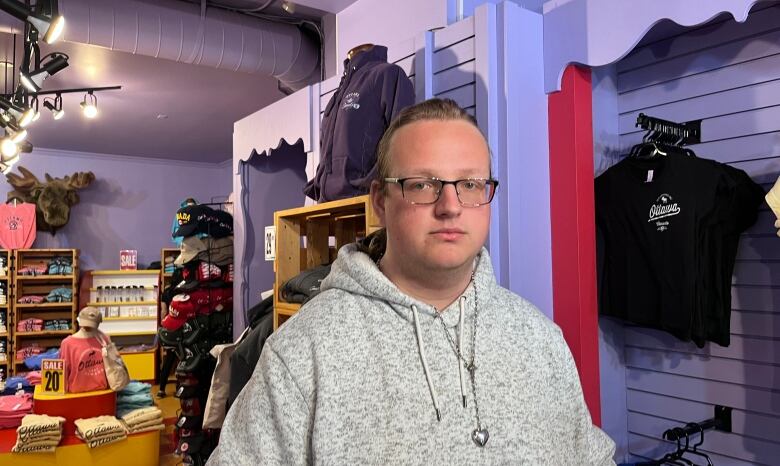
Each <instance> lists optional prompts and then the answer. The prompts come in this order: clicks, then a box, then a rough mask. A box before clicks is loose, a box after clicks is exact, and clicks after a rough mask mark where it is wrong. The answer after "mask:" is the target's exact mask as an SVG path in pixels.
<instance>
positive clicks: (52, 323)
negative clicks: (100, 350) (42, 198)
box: [7, 249, 79, 374]
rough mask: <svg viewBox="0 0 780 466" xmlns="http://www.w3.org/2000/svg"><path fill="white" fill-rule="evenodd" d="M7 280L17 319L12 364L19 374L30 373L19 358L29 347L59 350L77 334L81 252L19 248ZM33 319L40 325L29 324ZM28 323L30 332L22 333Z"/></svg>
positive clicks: (13, 329)
mask: <svg viewBox="0 0 780 466" xmlns="http://www.w3.org/2000/svg"><path fill="white" fill-rule="evenodd" d="M7 278H10V280H9V283H11V286H10V292H9V297H8V303H9V305H10V306H11V309H12V312H11V315H12V316H13V319H9V321H10V322H12V323H10V324H9V326H8V327H9V330H10V331H11V332H13V338H12V339H13V345H12V346H13V348H12V349H13V358H10V357H9V361H13V363H12V364H11V366H12V367H13V370H14V374H16V373H18V372H19V371H23V370H27V369H26V368H25V366H24V363H23V360H22V359H19V355H21V354H25V353H26V352H27V351H28V350H26V349H25V348H30V347H38V348H40V349H42V350H46V349H48V348H52V347H59V345H60V343H61V342H62V340H63V338H65V337H67V336H68V335H71V334H72V333H73V332H75V331H76V312H77V310H78V279H79V250H78V249H17V250H16V251H14V252H13V255H12V257H11V267H10V273H9V274H7ZM20 301H21V302H20ZM30 319H34V320H35V322H37V323H35V324H33V323H29V322H31V321H30ZM24 322H28V324H27V326H28V327H27V328H28V329H27V330H24V331H18V330H19V328H20V323H22V324H21V327H25V324H24ZM29 328H36V330H30V329H29ZM38 329H39V330H38Z"/></svg>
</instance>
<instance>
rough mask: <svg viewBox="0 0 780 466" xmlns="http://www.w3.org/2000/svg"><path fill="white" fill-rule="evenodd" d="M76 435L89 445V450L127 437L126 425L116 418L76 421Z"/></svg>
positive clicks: (105, 417) (98, 417) (104, 417)
mask: <svg viewBox="0 0 780 466" xmlns="http://www.w3.org/2000/svg"><path fill="white" fill-rule="evenodd" d="M73 423H74V424H76V435H77V436H78V437H79V438H80V439H82V440H84V442H86V443H87V446H88V447H89V448H95V447H99V446H101V445H108V444H110V443H114V442H118V441H120V440H122V439H124V438H126V437H127V430H126V429H125V426H124V424H122V423H121V422H120V421H119V419H117V418H115V417H114V416H97V417H92V418H88V419H76V420H75V421H73Z"/></svg>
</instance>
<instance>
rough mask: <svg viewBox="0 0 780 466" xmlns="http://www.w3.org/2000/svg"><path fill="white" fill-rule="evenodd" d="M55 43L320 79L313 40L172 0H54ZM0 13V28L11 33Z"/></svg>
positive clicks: (283, 27) (293, 83)
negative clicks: (60, 32)
mask: <svg viewBox="0 0 780 466" xmlns="http://www.w3.org/2000/svg"><path fill="white" fill-rule="evenodd" d="M59 11H60V14H62V15H63V16H64V17H65V20H66V26H65V33H64V36H63V40H65V41H68V42H77V43H82V44H90V45H96V46H99V47H105V48H108V49H111V50H118V51H122V52H128V53H133V54H139V55H146V56H150V57H155V58H164V59H167V60H173V61H177V62H182V63H190V64H196V65H203V66H210V67H213V68H219V69H224V70H230V71H240V72H245V73H256V74H264V75H271V76H274V77H275V78H277V79H279V81H280V82H281V83H282V84H283V85H284V86H285V87H287V88H290V89H293V90H297V89H300V88H302V87H304V86H306V85H308V84H311V83H313V82H317V81H319V79H320V73H319V70H320V66H319V65H320V63H319V56H320V51H319V44H318V43H317V42H316V41H315V40H314V39H313V38H312V37H311V36H310V35H307V34H306V33H305V32H304V31H302V30H301V29H300V28H299V27H297V26H294V25H290V24H282V23H275V22H271V21H267V20H263V19H260V18H253V17H250V16H247V15H243V14H239V13H234V12H229V11H224V10H222V9H218V8H206V9H205V10H203V11H205V15H203V16H201V12H202V10H201V7H200V6H198V5H195V4H191V3H187V2H180V1H176V0H154V1H142V0H59ZM22 27H23V25H22V24H20V23H19V21H17V20H16V19H14V18H13V17H11V16H9V15H6V14H3V13H0V31H3V32H19V30H20V29H21V28H22Z"/></svg>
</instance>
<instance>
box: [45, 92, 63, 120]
mask: <svg viewBox="0 0 780 466" xmlns="http://www.w3.org/2000/svg"><path fill="white" fill-rule="evenodd" d="M43 107H44V108H47V109H49V111H51V113H52V115H54V119H55V120H59V119H61V118H62V117H64V116H65V110H63V109H62V96H61V95H60V94H57V97H55V98H54V99H43Z"/></svg>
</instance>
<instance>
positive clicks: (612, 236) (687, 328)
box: [596, 153, 723, 344]
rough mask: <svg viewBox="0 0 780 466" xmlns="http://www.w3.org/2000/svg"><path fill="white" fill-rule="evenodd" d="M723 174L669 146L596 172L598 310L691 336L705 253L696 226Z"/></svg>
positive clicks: (709, 209) (710, 211) (709, 211)
mask: <svg viewBox="0 0 780 466" xmlns="http://www.w3.org/2000/svg"><path fill="white" fill-rule="evenodd" d="M722 176H723V174H722V171H721V170H720V169H719V168H717V167H716V166H714V165H712V164H710V163H704V162H703V161H702V160H701V159H697V158H695V157H689V156H685V155H679V154H675V153H669V154H668V155H667V156H657V157H655V158H652V159H638V158H626V159H624V160H622V161H621V162H619V163H617V164H616V165H615V166H613V167H611V168H610V169H608V170H607V171H606V172H605V173H603V174H602V175H601V176H599V177H598V178H596V220H597V223H598V225H599V228H600V229H601V231H602V234H603V235H604V241H605V248H606V250H605V255H604V271H603V282H602V284H601V286H602V289H601V293H600V295H601V300H600V303H599V307H600V312H601V313H602V314H604V315H609V316H614V317H620V318H622V319H625V320H628V321H630V322H634V323H637V324H639V325H643V326H647V327H652V328H658V329H662V330H666V331H668V332H670V333H672V334H673V335H675V336H677V337H678V338H680V339H682V340H686V341H687V340H690V339H691V338H692V332H693V330H692V328H693V325H694V313H695V310H696V309H697V308H699V304H698V303H697V300H698V298H697V292H699V290H698V288H699V286H700V285H701V281H700V280H699V278H698V277H697V270H698V268H699V267H698V265H699V260H701V259H702V257H701V256H702V255H706V254H707V251H706V250H705V248H703V247H701V243H700V241H699V239H700V236H701V235H702V230H701V228H703V225H706V224H707V223H708V222H709V221H710V220H709V219H710V218H711V217H712V216H713V215H715V213H716V212H715V211H716V207H717V205H718V186H719V184H720V183H721V177H722ZM705 261H706V262H709V261H708V260H706V259H705ZM697 340H699V339H698V338H697ZM698 343H699V342H697V344H698Z"/></svg>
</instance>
